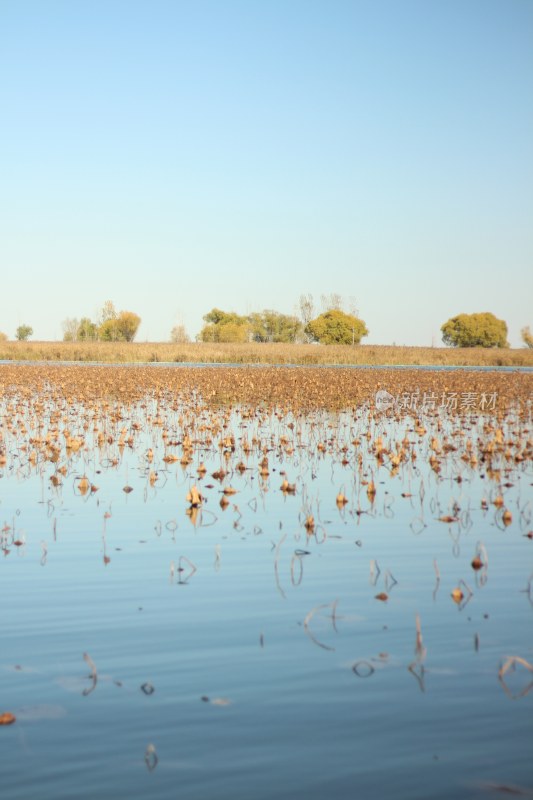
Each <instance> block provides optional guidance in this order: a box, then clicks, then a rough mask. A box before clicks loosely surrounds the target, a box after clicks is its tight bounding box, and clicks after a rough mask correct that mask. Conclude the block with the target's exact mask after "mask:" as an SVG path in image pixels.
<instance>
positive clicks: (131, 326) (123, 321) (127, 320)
mask: <svg viewBox="0 0 533 800" xmlns="http://www.w3.org/2000/svg"><path fill="white" fill-rule="evenodd" d="M115 321H116V325H117V329H118V334H119V339H120V340H121V341H124V342H133V340H134V339H135V336H136V334H137V331H138V330H139V325H140V324H141V318H140V317H139V315H138V314H135V313H134V312H133V311H121V312H120V314H119V315H118V317H117V319H116V320H115Z"/></svg>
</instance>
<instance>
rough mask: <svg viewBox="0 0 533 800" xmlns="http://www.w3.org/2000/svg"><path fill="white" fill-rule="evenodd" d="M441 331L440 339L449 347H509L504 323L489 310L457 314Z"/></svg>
mask: <svg viewBox="0 0 533 800" xmlns="http://www.w3.org/2000/svg"><path fill="white" fill-rule="evenodd" d="M441 331H442V341H443V342H444V344H447V345H450V346H451V347H509V344H508V342H507V325H506V323H505V322H504V321H503V320H502V319H498V318H497V317H495V316H494V314H491V313H490V312H489V311H487V312H483V313H479V314H458V315H457V316H456V317H452V318H451V319H449V320H448V321H447V322H445V323H444V325H442V326H441Z"/></svg>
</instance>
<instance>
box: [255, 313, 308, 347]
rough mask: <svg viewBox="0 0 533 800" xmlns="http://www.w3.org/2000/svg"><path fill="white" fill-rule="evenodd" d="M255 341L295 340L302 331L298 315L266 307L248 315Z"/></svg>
mask: <svg viewBox="0 0 533 800" xmlns="http://www.w3.org/2000/svg"><path fill="white" fill-rule="evenodd" d="M248 320H249V323H250V328H251V335H252V339H253V341H254V342H295V341H296V340H297V339H298V338H299V337H300V336H301V332H302V324H301V322H300V320H299V319H298V317H292V316H289V315H288V314H280V313H278V312H277V311H271V310H269V309H265V310H264V311H261V312H257V311H256V312H253V313H252V314H250V316H249V317H248Z"/></svg>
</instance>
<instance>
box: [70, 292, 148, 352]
mask: <svg viewBox="0 0 533 800" xmlns="http://www.w3.org/2000/svg"><path fill="white" fill-rule="evenodd" d="M140 324H141V318H140V316H139V315H138V314H135V312H133V311H117V310H116V308H115V306H114V303H113V302H112V301H111V300H107V301H106V302H105V303H104V305H103V307H102V310H101V311H100V314H99V315H98V318H97V319H96V321H92V320H90V319H89V317H82V318H81V319H76V317H71V318H69V319H65V320H63V323H62V327H63V341H64V342H96V341H101V342H133V340H134V339H135V336H136V334H137V331H138V329H139V325H140Z"/></svg>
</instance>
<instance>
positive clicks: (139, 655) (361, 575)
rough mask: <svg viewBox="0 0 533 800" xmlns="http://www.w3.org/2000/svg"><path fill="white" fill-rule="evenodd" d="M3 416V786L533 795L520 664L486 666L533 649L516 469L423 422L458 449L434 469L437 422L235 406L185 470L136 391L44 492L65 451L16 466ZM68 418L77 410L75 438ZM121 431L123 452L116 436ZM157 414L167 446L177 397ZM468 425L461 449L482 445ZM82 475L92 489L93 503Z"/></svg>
mask: <svg viewBox="0 0 533 800" xmlns="http://www.w3.org/2000/svg"><path fill="white" fill-rule="evenodd" d="M5 411H6V409H5V407H4V408H3V409H2V413H3V415H4V422H3V426H4V427H3V430H4V445H5V450H6V454H7V462H6V464H5V465H4V466H3V467H1V468H0V475H1V478H0V522H1V524H2V526H3V527H4V531H3V534H2V535H3V552H4V557H2V559H1V561H0V602H1V607H2V609H3V614H2V623H1V649H0V676H1V683H0V686H1V693H0V713H1V712H3V711H10V712H12V713H14V714H15V715H16V717H17V721H16V723H15V724H13V725H11V726H9V727H2V728H0V739H1V752H2V797H3V798H6V799H7V798H9V800H19V799H20V800H27V798H30V797H31V798H33V799H34V800H45V799H46V800H48V798H54V799H55V800H58V799H59V798H65V799H66V798H69V799H71V798H87V799H88V798H95V797H99V798H112V797H113V798H167V797H174V796H180V797H185V798H188V800H196V798H198V800H200V798H201V799H202V800H205V799H206V798H216V800H219V799H220V800H222V798H228V799H229V798H231V800H240V799H241V798H242V799H243V800H244V799H246V800H248V799H249V798H265V799H266V798H306V800H312V799H314V798H317V799H319V798H329V797H335V798H342V799H343V798H354V797H360V798H382V799H383V800H386V799H387V798H406V800H407V798H410V800H415V799H416V798H420V799H421V800H422V799H424V800H427V799H428V798H432V799H434V800H437V798H455V797H457V798H472V799H473V798H484V797H498V796H505V795H506V793H508V791H510V790H513V791H521V792H523V793H524V795H525V796H533V766H532V765H533V673H532V672H529V671H528V670H527V669H525V668H522V667H520V668H517V669H516V670H514V671H513V670H509V672H507V673H506V675H505V676H504V678H503V680H500V679H499V677H498V671H499V669H500V667H501V665H502V663H503V662H504V661H505V658H506V657H507V656H520V657H521V658H523V659H525V660H526V661H528V662H530V663H531V662H533V625H532V623H533V593H532V588H531V586H532V584H531V582H532V575H533V541H532V540H531V539H530V538H528V537H527V535H526V534H527V533H528V532H529V531H531V530H532V528H533V522H532V514H533V509H532V488H531V487H532V481H533V476H532V472H531V462H530V461H529V462H528V461H527V460H526V461H525V462H522V463H515V462H514V460H507V461H506V460H505V458H504V455H503V452H502V454H501V455H499V456H498V457H495V461H494V462H493V464H492V466H493V468H494V469H496V468H500V475H499V476H498V477H494V476H490V475H488V474H487V470H486V468H485V466H486V465H483V464H482V463H480V464H478V465H477V466H472V465H468V464H466V462H465V461H464V460H461V458H460V456H461V455H462V454H463V453H464V451H465V448H464V441H465V440H464V438H461V437H460V436H459V435H456V436H455V438H454V436H453V431H454V430H455V431H457V429H459V428H461V425H460V424H459V423H457V422H456V421H454V420H446V419H444V420H441V430H440V432H438V434H437V435H439V436H440V437H441V441H442V440H443V439H442V437H443V436H444V435H445V434H446V432H448V434H449V435H450V437H451V438H450V441H452V442H453V443H454V445H456V446H457V449H456V450H455V451H451V452H449V453H448V455H447V456H446V457H443V458H442V461H441V466H440V471H439V472H436V471H434V470H433V469H431V468H430V466H429V463H428V459H429V456H430V455H431V452H432V451H431V449H430V443H431V437H432V436H433V435H435V434H436V428H434V429H432V427H431V426H435V425H436V424H437V422H436V420H433V421H431V420H430V421H428V422H427V423H426V427H427V429H428V432H427V434H426V435H417V434H415V432H414V431H413V420H412V419H409V418H406V420H405V421H404V422H403V423H397V422H395V421H393V420H391V419H387V418H386V417H385V416H383V417H382V418H381V419H379V420H378V421H377V422H372V421H369V419H368V416H367V415H366V413H361V414H360V415H359V416H358V415H357V414H355V415H340V416H335V415H330V414H326V413H322V414H314V415H311V416H309V417H307V418H303V417H301V418H298V419H291V418H289V417H287V418H282V417H281V416H278V417H276V416H266V415H263V416H259V415H256V416H255V417H254V416H253V415H252V416H251V417H247V418H245V419H243V418H242V416H241V415H240V413H239V411H238V410H237V411H235V412H234V413H233V414H232V415H231V417H228V418H227V420H226V425H227V427H226V428H224V429H223V430H222V432H221V435H220V436H217V437H216V438H214V440H213V443H212V444H208V443H206V442H205V441H204V442H203V443H202V444H197V445H196V446H195V448H194V452H193V456H192V462H191V463H190V464H188V465H186V466H182V465H181V464H180V462H179V461H176V462H174V463H169V462H165V461H163V457H164V455H165V453H168V452H169V451H170V450H172V451H173V452H176V453H177V454H178V456H180V455H181V452H182V450H181V449H180V447H178V446H175V447H174V448H173V449H172V448H169V445H168V439H167V440H165V439H164V438H163V436H162V430H163V427H164V426H160V427H153V426H150V425H148V424H146V418H147V416H151V419H152V420H153V418H154V415H155V414H156V413H157V412H156V409H155V408H153V407H150V404H149V403H148V406H147V407H145V408H144V409H142V408H140V407H136V408H133V409H126V410H123V412H122V419H120V420H118V421H116V423H115V426H114V427H113V426H111V427H110V428H108V429H107V430H106V436H109V438H110V439H112V440H113V441H112V442H108V441H107V438H106V441H105V443H104V444H103V445H102V444H100V445H99V444H98V442H97V441H96V432H93V429H92V426H89V427H88V429H87V430H85V432H84V436H85V443H84V446H83V447H82V448H81V449H80V450H79V451H77V452H71V453H70V454H69V457H68V460H67V461H66V460H65V459H64V458H62V459H61V462H60V463H62V464H65V466H66V475H64V476H63V477H62V485H61V486H58V487H54V486H53V485H52V484H51V482H50V476H51V475H52V474H53V473H54V469H55V466H57V464H56V465H54V464H53V463H48V462H45V461H44V460H41V459H38V460H37V463H35V464H34V463H32V462H31V461H30V460H29V457H28V453H29V452H30V449H31V448H29V449H28V450H26V451H23V450H21V449H20V448H19V447H18V446H17V442H19V443H20V439H17V437H16V436H15V434H14V433H13V432H10V431H9V430H8V429H7V428H6V420H5ZM84 419H85V417H84V415H83V413H82V411H81V410H79V411H78V412H76V411H74V412H73V413H71V416H70V421H69V428H70V430H71V431H76V430H81V429H82V426H83V421H84ZM221 420H222V417H221ZM134 421H137V422H138V423H139V424H140V426H141V427H140V429H139V430H138V431H137V433H136V434H135V444H134V446H132V447H129V446H127V445H126V446H125V447H119V446H118V444H117V442H118V440H119V438H120V431H121V430H124V429H128V431H129V430H130V429H131V425H132V422H134ZM165 423H166V428H167V429H168V430H169V431H170V437H171V438H172V437H174V439H175V441H182V439H183V434H184V431H183V428H182V427H181V425H180V411H179V410H176V411H175V413H171V412H169V413H168V416H167V418H166V419H165ZM289 423H292V425H293V427H290V426H289ZM469 424H470V429H469V430H468V432H467V435H468V437H469V438H471V439H472V441H473V442H474V443H476V442H477V440H478V438H479V439H481V438H483V437H485V438H487V437H488V438H490V434H487V433H484V432H483V420H482V419H478V420H476V419H474V420H473V421H471V422H470V423H469ZM517 427H518V423H517V422H516V421H512V420H509V421H508V423H506V427H505V429H504V438H505V439H506V438H508V437H512V436H515V437H516V434H515V433H513V431H516V430H517ZM367 431H369V435H370V438H369V439H367V438H366V432H367ZM231 434H233V436H234V441H235V451H234V452H232V450H231V448H225V449H226V453H224V448H219V447H218V441H219V439H220V438H221V436H230V435H231ZM405 435H407V438H408V439H409V440H410V441H411V442H413V444H412V445H410V450H411V452H416V454H417V456H418V457H417V459H416V461H413V460H411V459H410V460H408V461H406V462H404V463H402V464H401V465H400V467H399V469H398V470H397V471H395V470H394V469H392V470H391V465H390V463H387V460H386V461H385V463H383V464H381V465H380V464H379V463H378V461H377V460H376V458H375V452H374V451H373V449H372V448H373V444H374V443H375V441H376V439H377V437H378V436H382V438H383V439H384V441H385V442H387V441H389V440H393V441H400V440H402V439H403V437H404V436H405ZM520 436H522V437H525V438H527V435H526V434H524V433H523V428H522V431H521V433H520ZM529 436H531V433H529ZM243 437H244V438H245V439H246V440H247V441H249V442H252V441H253V440H254V439H255V441H256V442H257V443H258V444H257V445H256V446H253V447H252V449H251V452H249V453H246V452H244V451H243V449H242V443H243ZM283 437H285V438H283ZM525 438H524V441H523V442H522V445H525ZM354 440H355V441H357V440H359V444H357V445H353V444H352V442H353V441H354ZM286 441H288V442H289V446H287V445H286V444H285V442H286ZM280 442H281V444H280ZM320 442H323V443H325V449H324V450H323V451H321V450H319V449H317V443H320ZM343 446H344V447H346V448H347V449H346V450H345V451H343V450H342V447H343ZM149 448H151V449H152V452H153V461H152V462H148V461H147V458H146V453H147V451H148V449H149ZM291 449H292V452H290V450H291ZM265 455H266V457H267V458H268V470H269V474H268V475H265V476H261V474H260V471H259V465H260V461H261V459H262V458H263V456H265ZM240 460H242V461H243V462H244V465H245V467H246V469H245V470H244V471H242V472H240V471H238V470H237V469H236V465H237V463H238V462H239V461H240ZM343 460H344V461H345V462H347V463H344V464H343V463H342V462H343ZM202 461H203V462H204V463H205V465H206V468H207V473H206V475H205V477H204V478H202V479H200V480H199V479H198V476H197V473H196V470H197V467H198V465H199V463H200V462H202ZM221 467H223V468H224V469H225V470H226V471H227V473H228V475H227V476H226V478H225V479H223V480H222V481H219V480H217V479H216V478H213V477H212V473H213V472H215V471H216V470H220V469H221ZM506 469H507V472H505V470H506ZM151 471H156V472H157V480H156V481H155V483H153V485H152V484H151V483H150V480H149V474H150V472H151ZM281 473H286V477H287V479H288V480H289V482H291V483H294V484H295V493H294V494H284V493H283V492H282V491H280V485H281V483H282V480H283V478H284V477H285V476H284V475H283V474H281ZM82 475H87V476H88V479H89V481H90V482H91V483H93V484H94V485H97V486H98V487H99V488H98V491H95V492H90V491H88V492H86V493H85V494H83V493H82V492H81V491H80V489H79V477H80V476H82ZM458 476H460V478H461V480H460V481H458V480H457V477H458ZM370 480H373V481H374V483H375V487H376V494H375V498H374V499H373V501H372V499H371V498H370V497H369V496H368V495H367V491H366V490H367V487H368V481H370ZM504 483H507V484H509V485H508V486H504V485H503V484H504ZM193 484H196V485H197V486H198V487H199V488H200V490H201V492H202V493H203V495H204V497H205V500H204V503H203V507H202V509H200V510H199V512H197V516H196V518H194V514H193V515H192V516H188V515H187V513H186V510H187V508H188V503H187V501H186V495H187V493H188V491H189V489H190V488H191V486H192V485H193ZM229 485H231V486H232V487H233V488H235V489H236V490H237V493H236V494H234V495H230V496H228V500H229V504H228V505H227V506H226V509H225V510H223V509H222V508H221V507H220V499H221V498H222V496H223V495H222V490H223V488H224V487H227V486H229ZM125 486H130V487H132V489H133V491H130V492H129V493H128V492H124V491H123V488H124V487H125ZM210 487H211V488H210ZM340 490H341V491H342V492H343V493H344V494H345V495H346V497H347V499H348V503H347V504H346V505H345V506H344V507H343V508H338V507H337V504H336V496H337V493H338V492H339V491H340ZM500 493H502V495H503V499H504V507H505V508H507V509H509V510H510V511H511V512H512V522H511V523H510V524H508V525H505V524H504V523H503V518H502V509H501V508H498V507H497V506H495V505H494V500H495V499H496V497H497V496H498V494H500ZM482 499H485V500H486V501H487V504H488V509H486V510H483V509H482V507H481V501H482ZM310 514H312V515H313V516H314V519H315V529H314V532H313V533H311V534H310V535H309V534H308V532H307V531H306V529H305V527H304V522H305V519H306V517H307V516H308V515H310ZM443 516H444V517H446V516H449V517H451V518H452V519H453V521H452V522H442V521H439V517H443ZM15 542H18V543H19V544H18V545H17V544H15ZM480 542H481V543H482V549H481V550H480V551H479V552H481V553H482V556H483V558H482V560H483V561H484V562H487V557H488V564H487V563H485V565H484V568H483V569H482V570H480V571H477V572H476V571H474V570H473V569H472V567H471V561H472V559H473V557H474V555H475V553H476V548H477V547H478V543H480ZM182 557H183V558H182ZM180 558H181V561H180ZM180 568H181V571H180ZM461 581H463V582H464V583H461ZM457 587H462V589H463V594H464V597H463V600H462V601H461V603H459V604H457V603H456V602H454V600H453V599H452V597H451V593H452V591H453V590H454V589H455V588H457ZM380 594H385V595H386V596H387V599H386V600H380V599H376V596H377V595H380ZM417 615H418V619H419V624H420V632H421V639H420V637H419V640H418V647H417V627H416V625H417ZM84 653H86V654H88V656H89V657H90V661H85V660H84V658H83V655H84ZM91 662H92V663H94V665H95V667H96V670H97V679H96V681H95V680H94V679H91V678H90V677H89V676H90V673H91ZM142 687H144V688H142ZM150 746H151V747H150ZM147 748H148V751H147ZM145 756H146V757H145Z"/></svg>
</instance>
